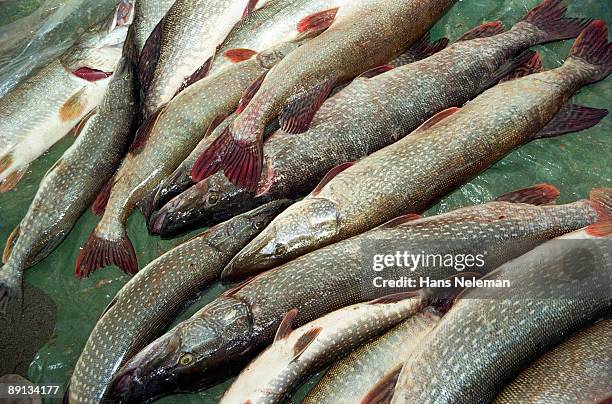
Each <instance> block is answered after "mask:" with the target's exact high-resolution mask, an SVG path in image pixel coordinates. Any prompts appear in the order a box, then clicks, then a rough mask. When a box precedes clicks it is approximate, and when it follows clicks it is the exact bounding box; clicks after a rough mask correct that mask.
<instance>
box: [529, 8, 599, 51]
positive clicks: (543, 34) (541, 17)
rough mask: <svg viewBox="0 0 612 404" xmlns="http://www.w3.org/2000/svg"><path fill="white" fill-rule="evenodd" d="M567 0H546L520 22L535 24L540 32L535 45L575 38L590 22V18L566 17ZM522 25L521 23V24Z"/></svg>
mask: <svg viewBox="0 0 612 404" xmlns="http://www.w3.org/2000/svg"><path fill="white" fill-rule="evenodd" d="M566 11H567V5H566V3H565V0H544V1H542V2H541V3H540V4H538V5H537V6H535V7H534V8H532V9H531V10H529V12H528V13H527V15H525V17H524V18H523V19H522V20H521V21H520V22H519V24H521V23H528V24H531V25H532V26H535V27H536V28H537V29H538V31H539V33H538V35H537V36H536V42H535V43H534V45H537V44H540V43H546V42H553V41H560V40H563V39H570V38H575V37H576V36H578V34H580V32H582V30H583V29H584V27H586V26H587V25H588V24H589V23H590V22H591V19H590V18H568V17H565V12H566ZM519 26H520V25H519Z"/></svg>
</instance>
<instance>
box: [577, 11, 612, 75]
mask: <svg viewBox="0 0 612 404" xmlns="http://www.w3.org/2000/svg"><path fill="white" fill-rule="evenodd" d="M570 57H572V58H579V59H582V60H584V61H585V62H587V63H589V64H591V65H593V66H597V67H598V68H599V69H598V71H597V72H594V74H593V77H592V81H598V80H603V79H604V78H606V76H608V74H610V72H612V44H610V43H609V42H608V28H607V27H606V23H605V22H603V21H602V20H594V21H593V22H592V23H591V24H589V26H588V27H586V29H585V30H584V31H582V33H581V34H580V35H579V36H578V38H577V39H576V41H575V42H574V45H573V46H572V50H571V51H570Z"/></svg>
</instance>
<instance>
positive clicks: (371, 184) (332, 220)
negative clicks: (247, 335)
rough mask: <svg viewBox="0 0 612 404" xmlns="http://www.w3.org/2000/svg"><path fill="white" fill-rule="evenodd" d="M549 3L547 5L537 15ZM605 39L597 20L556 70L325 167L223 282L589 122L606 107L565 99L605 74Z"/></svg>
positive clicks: (355, 229)
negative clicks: (321, 176)
mask: <svg viewBox="0 0 612 404" xmlns="http://www.w3.org/2000/svg"><path fill="white" fill-rule="evenodd" d="M555 4H559V3H558V2H555V1H546V2H544V3H543V5H542V6H543V7H544V8H543V10H546V7H548V6H552V5H555ZM607 35H608V30H607V28H606V26H605V23H604V22H603V21H601V20H596V21H594V22H592V23H591V24H590V25H589V26H588V27H587V28H585V30H584V31H583V32H582V33H581V34H580V35H579V36H578V38H577V39H576V42H575V43H574V46H573V48H572V50H571V53H570V56H569V57H568V59H567V60H566V61H565V63H564V64H563V66H561V67H559V68H556V69H553V70H549V71H545V72H539V73H534V74H529V75H527V76H526V77H521V78H517V79H514V80H510V81H506V82H503V83H501V84H498V85H497V86H495V87H493V88H491V89H489V90H487V91H485V92H484V93H483V94H481V95H479V96H478V97H476V98H475V99H473V100H472V101H471V102H469V103H468V104H466V105H465V106H464V107H463V108H462V109H461V110H459V109H458V108H451V109H449V110H445V111H442V112H440V113H438V114H437V115H435V116H434V117H433V118H431V119H430V120H429V121H428V122H426V123H425V124H423V126H422V127H421V128H420V129H417V130H416V131H415V132H413V133H412V134H411V135H410V136H407V137H405V138H404V139H402V140H400V141H398V142H396V143H394V144H392V145H390V146H387V147H386V148H384V149H382V150H379V151H378V152H376V153H374V154H372V155H370V156H368V157H366V158H364V159H363V160H360V161H359V162H358V163H356V164H351V163H348V164H344V165H342V166H339V167H337V168H336V169H333V170H332V171H331V172H330V173H329V174H328V175H327V176H326V177H325V178H324V179H323V180H322V181H321V183H320V184H319V185H318V186H317V187H316V188H315V190H314V191H313V192H312V193H311V194H310V195H308V196H307V197H306V198H304V199H303V200H301V201H300V202H298V203H296V204H294V205H292V206H291V207H290V208H289V209H287V210H286V211H285V212H283V214H282V215H279V216H278V217H277V218H276V219H275V220H274V221H273V222H272V224H271V225H270V226H269V227H268V228H267V229H266V230H265V231H264V232H262V233H261V234H260V235H259V236H258V237H256V238H255V239H254V240H253V241H252V242H251V243H250V244H249V245H247V246H246V247H245V248H244V249H243V250H242V251H241V252H240V253H239V254H238V255H237V256H236V257H235V258H234V260H232V262H231V263H230V264H229V265H228V268H227V269H226V271H224V277H226V278H227V279H236V278H241V277H244V276H247V275H252V274H253V273H257V272H258V271H262V270H265V269H269V268H271V267H273V266H275V265H278V264H279V263H282V262H286V261H288V260H290V259H293V258H295V257H297V256H299V255H302V254H305V253H307V252H309V251H312V250H314V249H317V248H320V247H322V246H325V245H327V244H330V243H334V242H337V241H339V240H342V239H345V238H348V237H351V236H354V235H356V234H359V233H362V232H364V231H367V230H369V229H371V228H372V227H374V226H377V225H379V224H381V223H384V222H386V221H387V220H390V219H392V218H393V217H396V216H398V215H400V214H402V212H407V211H408V212H417V213H418V212H421V211H423V210H425V209H426V208H427V207H428V206H429V205H431V204H432V203H433V202H434V201H435V200H437V199H438V198H440V197H442V196H444V195H446V194H447V193H449V192H450V191H452V190H453V189H455V188H456V187H458V186H459V185H461V184H463V183H464V182H465V181H467V180H468V179H470V178H472V177H473V176H475V175H476V174H478V173H479V172H481V171H483V170H485V169H486V168H488V167H489V166H491V165H492V164H493V163H495V162H496V161H498V160H500V159H501V158H502V157H504V156H505V155H506V154H508V153H509V152H510V151H511V150H513V149H514V148H516V147H518V146H520V145H522V144H524V143H527V142H529V141H531V140H534V139H541V138H549V137H554V136H559V135H562V134H565V133H568V132H575V131H580V130H583V129H586V128H590V127H592V126H594V125H596V124H597V123H598V122H599V121H600V120H601V119H603V117H605V116H606V115H607V113H608V111H607V110H602V109H595V108H588V107H583V106H579V105H574V104H570V103H568V102H567V100H568V99H569V97H571V96H572V95H573V94H574V93H576V91H578V90H579V89H580V88H581V87H583V86H585V85H588V84H590V83H594V82H597V81H599V80H602V79H604V78H605V77H607V75H608V74H609V73H610V71H611V69H612V53H611V51H610V48H609V45H608V41H607ZM407 173H409V174H407Z"/></svg>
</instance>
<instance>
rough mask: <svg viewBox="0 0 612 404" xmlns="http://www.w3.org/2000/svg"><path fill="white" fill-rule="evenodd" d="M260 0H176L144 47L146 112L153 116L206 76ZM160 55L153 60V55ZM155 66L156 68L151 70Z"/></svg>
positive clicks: (141, 61) (143, 80) (142, 57)
mask: <svg viewBox="0 0 612 404" xmlns="http://www.w3.org/2000/svg"><path fill="white" fill-rule="evenodd" d="M257 3H258V2H257V0H255V1H253V0H232V1H227V0H176V1H175V2H174V4H173V5H172V6H171V7H170V9H169V10H168V12H167V13H166V16H165V17H164V18H163V19H162V21H161V22H160V23H159V24H158V26H157V27H156V28H155V30H154V31H153V33H152V34H151V36H150V37H149V39H148V40H147V43H146V44H145V47H144V49H143V51H142V56H141V58H140V63H141V65H142V66H145V67H144V68H143V70H146V71H144V72H141V82H142V84H143V87H144V88H145V93H146V98H145V112H146V115H148V116H150V115H152V114H153V113H155V112H156V111H157V110H159V109H160V108H161V107H162V106H164V105H166V104H167V103H168V102H169V101H170V100H172V98H174V96H176V95H177V94H178V93H179V92H181V91H182V90H183V89H185V88H186V87H188V86H189V85H190V84H193V83H194V82H196V81H198V80H199V79H201V78H202V77H204V76H205V75H206V73H207V71H208V69H209V65H210V63H211V60H212V58H213V57H214V55H215V51H216V49H217V47H218V46H219V45H221V43H222V42H223V40H224V39H225V37H226V36H227V34H229V32H230V31H231V29H232V28H233V27H234V25H235V24H236V23H237V22H238V21H239V20H240V19H241V18H242V16H243V15H244V13H245V12H249V11H251V10H253V9H254V8H255V6H256V5H257ZM151 58H153V59H154V60H155V59H156V60H157V62H155V63H153V62H152V61H151V60H150V59H151ZM149 70H152V71H149Z"/></svg>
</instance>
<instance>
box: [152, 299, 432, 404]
mask: <svg viewBox="0 0 612 404" xmlns="http://www.w3.org/2000/svg"><path fill="white" fill-rule="evenodd" d="M428 300H429V298H428V297H427V295H426V294H425V293H418V292H416V293H399V294H397V295H392V296H388V297H383V298H380V299H377V300H373V301H370V302H367V303H357V304H355V305H352V306H348V307H344V308H342V309H340V310H336V311H334V312H332V313H329V314H327V315H325V316H323V317H321V318H318V319H316V320H313V321H311V322H310V323H308V324H305V325H303V326H302V327H300V328H298V329H296V330H292V322H293V319H294V318H295V316H296V315H297V310H296V309H292V310H290V311H289V312H288V313H287V314H286V315H285V317H284V318H283V321H282V323H281V325H280V327H279V328H278V331H277V332H276V337H275V339H274V342H273V343H272V345H270V347H268V348H267V349H266V350H265V351H263V352H262V353H261V354H260V355H259V356H257V358H255V359H254V360H253V361H252V362H251V363H250V364H249V365H248V366H247V367H246V368H245V369H244V370H243V371H242V372H240V375H238V377H237V378H236V380H235V381H234V382H233V383H232V385H231V386H230V387H229V389H228V390H227V391H226V392H225V394H224V395H223V397H222V398H221V401H220V403H221V404H234V403H253V404H263V403H268V404H273V403H279V402H284V401H285V399H287V398H289V397H291V394H292V393H293V391H294V390H295V389H296V388H297V387H298V386H299V385H300V384H301V382H303V381H304V379H305V378H306V377H307V376H309V375H311V374H312V373H314V372H316V371H317V370H318V369H320V368H322V367H324V366H326V365H327V364H329V363H331V362H332V361H333V360H335V359H337V358H339V357H342V356H343V355H345V354H346V353H347V352H350V351H351V350H353V349H354V348H356V347H358V346H361V345H363V344H364V343H366V342H368V340H370V339H372V338H373V337H375V336H377V335H380V334H381V333H383V332H385V331H386V330H388V329H389V328H391V327H393V326H394V325H396V324H398V323H399V322H400V321H402V320H405V319H406V318H409V317H411V316H413V315H415V314H417V313H418V312H419V311H421V310H422V309H423V308H425V306H427V304H428ZM144 354H145V352H143V353H141V354H140V355H144ZM320 402H326V401H320ZM327 402H329V401H327Z"/></svg>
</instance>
